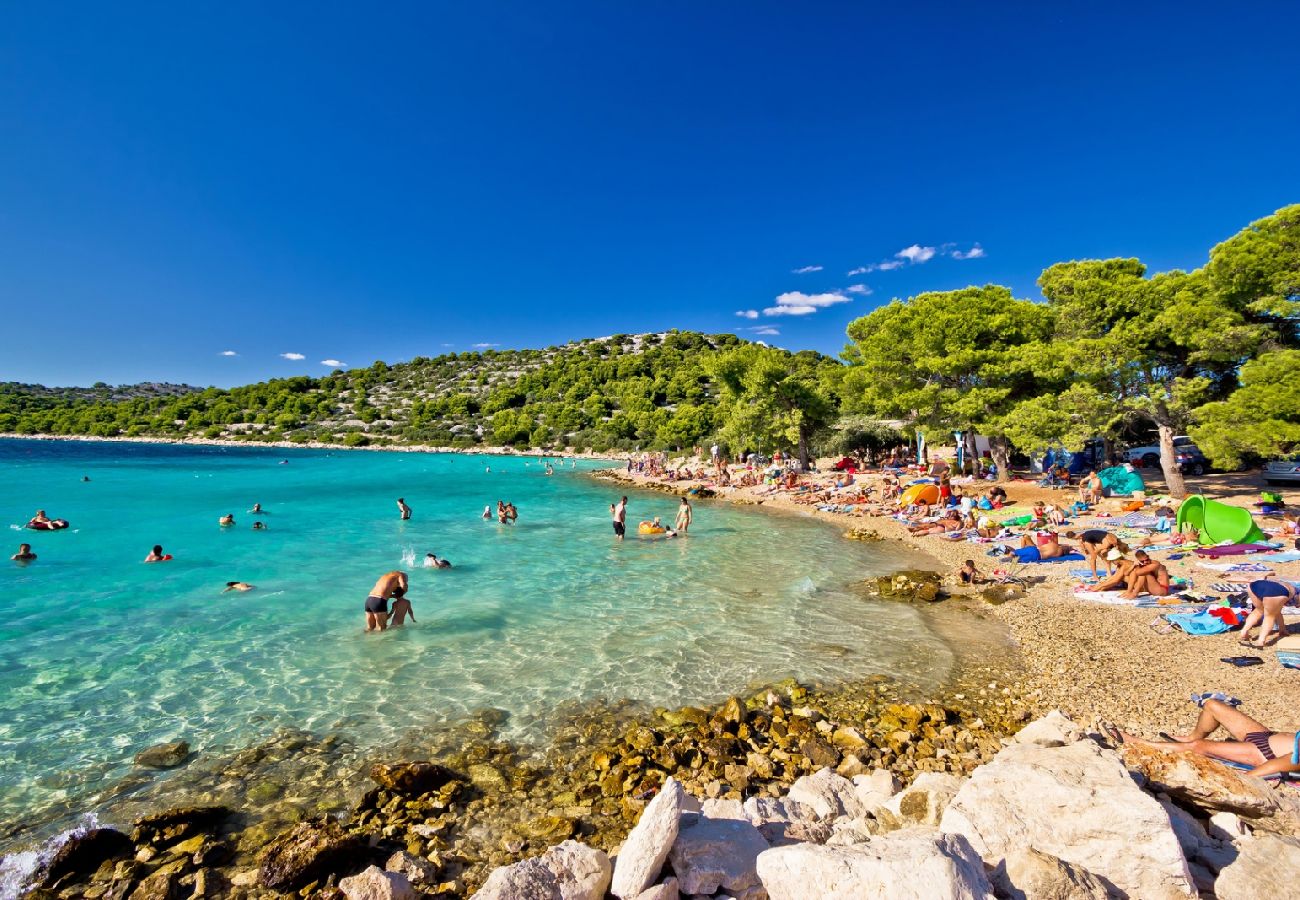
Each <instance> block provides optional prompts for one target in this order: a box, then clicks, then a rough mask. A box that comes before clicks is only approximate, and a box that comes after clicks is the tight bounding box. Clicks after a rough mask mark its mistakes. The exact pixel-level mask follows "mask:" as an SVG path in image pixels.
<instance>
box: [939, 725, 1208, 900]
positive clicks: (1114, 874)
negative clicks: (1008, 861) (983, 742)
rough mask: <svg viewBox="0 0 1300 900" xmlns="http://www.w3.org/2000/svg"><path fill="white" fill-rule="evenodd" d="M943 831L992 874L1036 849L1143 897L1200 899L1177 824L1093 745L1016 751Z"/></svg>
mask: <svg viewBox="0 0 1300 900" xmlns="http://www.w3.org/2000/svg"><path fill="white" fill-rule="evenodd" d="M940 828H941V829H942V830H943V831H944V832H948V833H952V834H961V835H964V836H965V837H967V838H969V839H970V842H971V844H972V845H973V846H974V848H975V850H976V851H977V852H978V853H979V854H980V855H981V856H983V857H984V860H985V862H987V863H988V864H989V865H991V866H997V865H999V864H1001V862H1002V860H1003V859H1005V858H1006V856H1007V854H1009V853H1010V852H1012V851H1013V850H1016V849H1019V848H1023V847H1034V848H1035V849H1037V850H1039V851H1041V852H1044V853H1050V854H1051V855H1053V856H1057V857H1060V858H1061V859H1063V860H1065V861H1066V862H1069V863H1072V864H1074V865H1076V866H1081V867H1082V868H1084V869H1087V870H1088V871H1090V872H1092V873H1093V874H1095V875H1098V876H1100V877H1101V878H1103V879H1105V880H1107V881H1109V882H1110V883H1111V884H1113V885H1114V886H1115V887H1117V888H1118V889H1120V890H1122V891H1126V892H1127V893H1128V894H1130V895H1131V896H1134V897H1142V898H1150V900H1162V898H1173V897H1195V896H1196V888H1195V886H1194V884H1193V883H1192V876H1191V873H1190V871H1189V870H1188V866H1187V861H1186V859H1185V858H1184V857H1183V851H1182V847H1181V846H1180V845H1179V842H1178V837H1177V835H1176V834H1175V833H1174V830H1173V827H1172V825H1171V824H1170V821H1169V816H1168V815H1167V814H1166V813H1165V811H1164V809H1163V808H1161V806H1160V804H1159V803H1158V802H1156V800H1155V799H1154V798H1153V797H1151V796H1150V795H1148V794H1146V793H1143V791H1142V790H1141V789H1140V788H1139V787H1138V786H1137V785H1136V784H1134V782H1133V779H1132V778H1131V777H1130V775H1129V773H1128V770H1127V769H1125V767H1124V765H1123V763H1122V762H1121V760H1120V758H1119V755H1118V754H1117V753H1115V752H1114V751H1111V750H1105V749H1103V748H1101V747H1099V746H1098V745H1097V744H1096V743H1094V742H1093V741H1091V740H1079V741H1076V742H1074V743H1072V744H1066V745H1064V746H1055V747H1053V746H1043V745H1041V744H1039V743H1034V742H1031V741H1026V742H1024V743H1019V742H1012V743H1011V744H1010V745H1009V746H1007V747H1005V748H1004V749H1003V750H1002V751H1001V752H999V753H998V755H997V756H996V757H994V759H993V761H992V762H990V763H988V764H986V765H984V766H981V767H980V768H978V769H976V770H975V772H974V773H973V774H972V775H971V777H970V778H969V780H967V782H966V783H965V784H964V785H963V786H962V788H961V790H960V791H958V792H957V795H956V796H955V797H954V798H953V800H952V803H951V804H949V806H948V808H947V810H946V811H945V812H944V814H943V818H942V819H941V821H940Z"/></svg>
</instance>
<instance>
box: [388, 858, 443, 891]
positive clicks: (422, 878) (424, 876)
mask: <svg viewBox="0 0 1300 900" xmlns="http://www.w3.org/2000/svg"><path fill="white" fill-rule="evenodd" d="M384 869H385V870H386V871H389V872H398V873H400V874H402V875H405V876H406V880H407V881H409V882H411V884H415V885H421V884H436V883H437V881H438V867H437V866H435V865H434V864H433V863H431V862H429V861H428V860H427V859H421V858H420V857H418V856H412V855H411V854H410V853H407V852H406V851H405V850H398V851H397V852H396V853H394V854H393V855H392V856H390V857H388V862H386V863H384Z"/></svg>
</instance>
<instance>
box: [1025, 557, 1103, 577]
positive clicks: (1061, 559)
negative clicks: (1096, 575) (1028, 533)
mask: <svg viewBox="0 0 1300 900" xmlns="http://www.w3.org/2000/svg"><path fill="white" fill-rule="evenodd" d="M1084 558H1085V557H1084V555H1083V554H1082V553H1066V554H1065V555H1064V556H1058V557H1056V558H1055V559H1040V560H1038V562H1045V563H1058V562H1078V561H1079V560H1081V559H1084ZM1089 574H1091V572H1090V573H1089Z"/></svg>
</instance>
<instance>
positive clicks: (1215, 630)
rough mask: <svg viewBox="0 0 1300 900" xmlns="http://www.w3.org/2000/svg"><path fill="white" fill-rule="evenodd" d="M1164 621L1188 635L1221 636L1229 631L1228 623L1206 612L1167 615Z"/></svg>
mask: <svg viewBox="0 0 1300 900" xmlns="http://www.w3.org/2000/svg"><path fill="white" fill-rule="evenodd" d="M1165 621H1166V622H1169V623H1170V624H1172V625H1176V626H1177V627H1179V628H1181V629H1182V630H1183V631H1185V632H1187V633H1188V634H1198V635H1203V634H1223V632H1225V631H1229V630H1231V629H1229V627H1228V623H1227V622H1225V621H1223V620H1222V619H1220V618H1219V617H1218V616H1212V615H1210V614H1209V613H1208V612H1198V613H1169V614H1168V615H1166V616H1165Z"/></svg>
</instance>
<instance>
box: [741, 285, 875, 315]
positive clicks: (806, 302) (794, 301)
mask: <svg viewBox="0 0 1300 900" xmlns="http://www.w3.org/2000/svg"><path fill="white" fill-rule="evenodd" d="M852 299H853V298H852V297H846V296H845V295H844V294H841V293H839V292H838V291H835V292H832V293H826V294H805V293H804V292H803V291H786V292H785V293H784V294H781V295H780V296H778V297H777V298H776V306H769V307H766V308H765V309H764V310H763V315H765V316H807V315H811V314H812V313H815V312H817V310H819V309H825V308H826V307H828V306H834V305H835V304H837V303H848V302H849V301H850V300H852Z"/></svg>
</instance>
